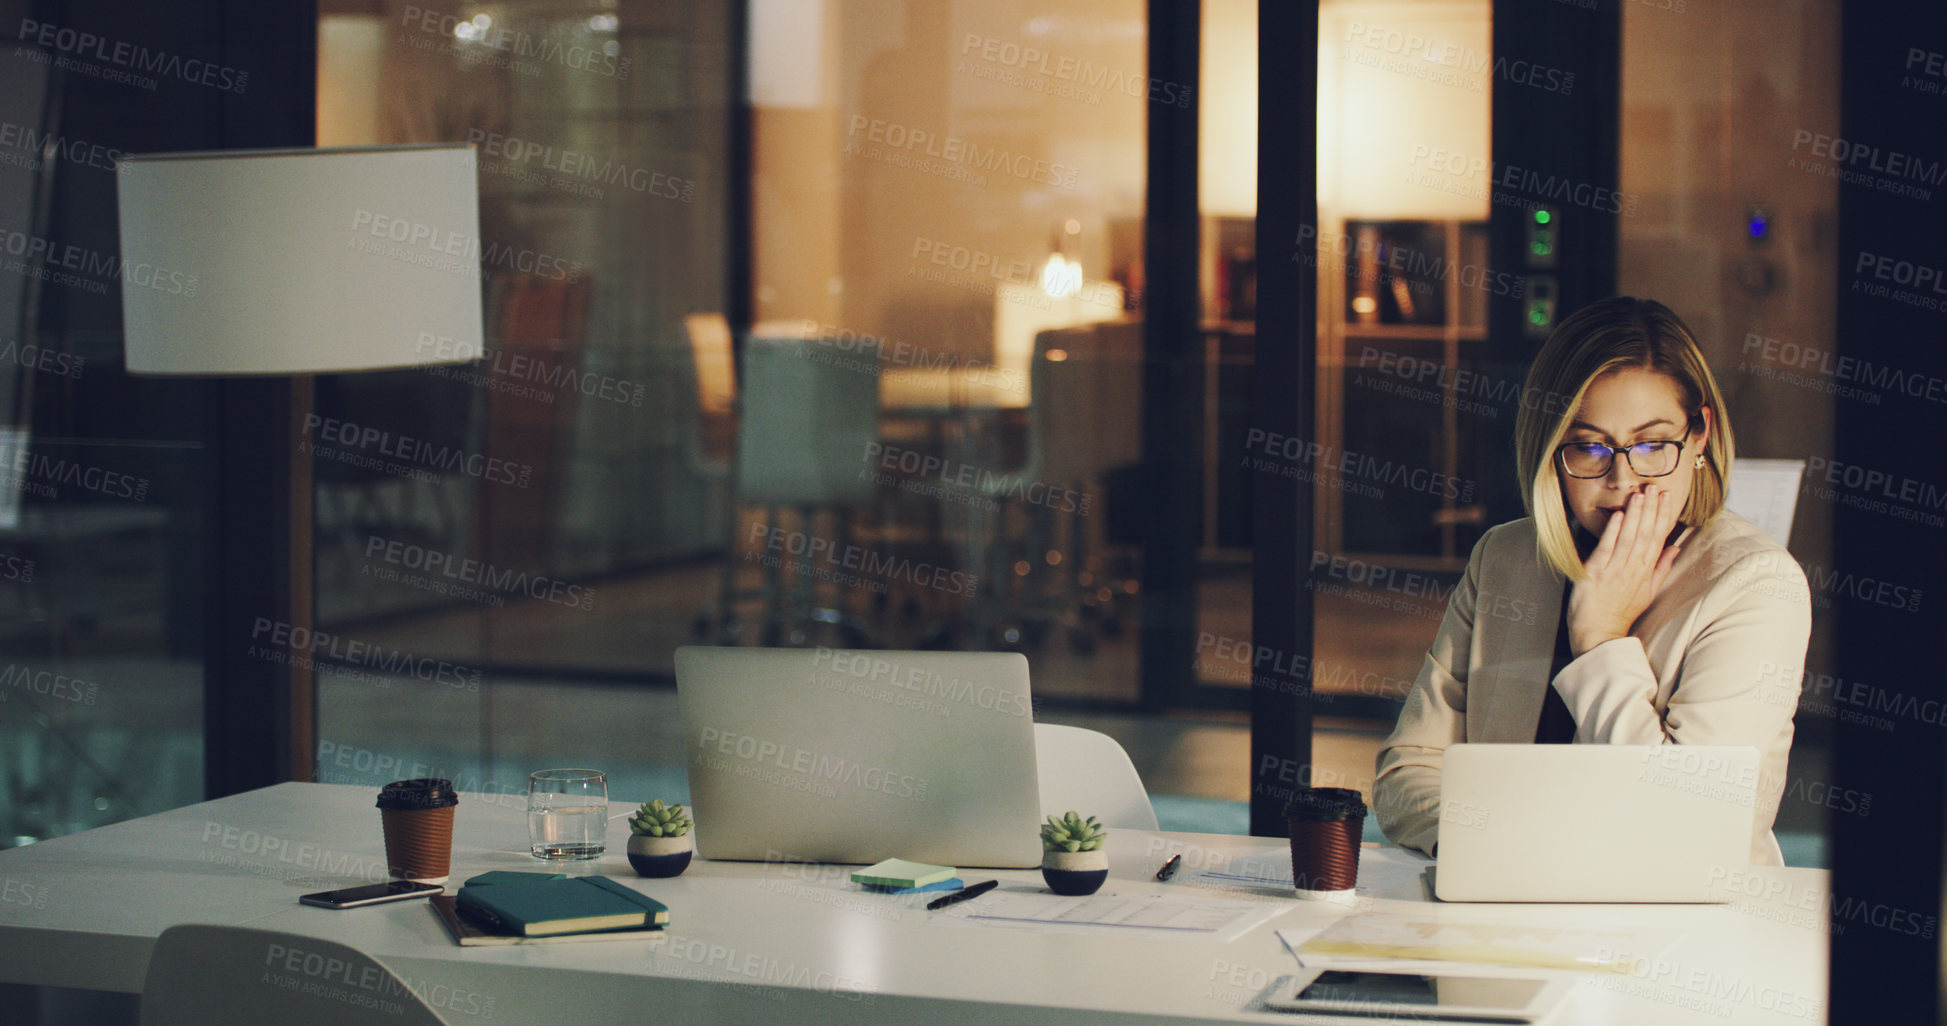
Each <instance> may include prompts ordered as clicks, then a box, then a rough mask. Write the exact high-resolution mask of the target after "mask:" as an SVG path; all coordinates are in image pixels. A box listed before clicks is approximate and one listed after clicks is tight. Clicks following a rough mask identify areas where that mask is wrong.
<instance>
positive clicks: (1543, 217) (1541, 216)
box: [1535, 210, 1554, 224]
mask: <svg viewBox="0 0 1947 1026" xmlns="http://www.w3.org/2000/svg"><path fill="white" fill-rule="evenodd" d="M1552 220H1554V217H1552V216H1551V215H1550V214H1549V213H1548V211H1546V210H1537V211H1535V223H1536V224H1547V223H1548V222H1550V221H1552Z"/></svg>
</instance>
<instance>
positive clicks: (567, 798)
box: [527, 769, 608, 862]
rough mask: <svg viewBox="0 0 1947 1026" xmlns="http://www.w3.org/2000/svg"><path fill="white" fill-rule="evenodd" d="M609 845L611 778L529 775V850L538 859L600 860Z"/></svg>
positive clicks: (564, 772) (551, 772) (554, 772)
mask: <svg viewBox="0 0 1947 1026" xmlns="http://www.w3.org/2000/svg"><path fill="white" fill-rule="evenodd" d="M607 842H608V776H607V775H606V774H604V773H602V771H600V770H591V769H547V770H536V771H534V772H533V773H529V774H528V775H527V844H528V851H529V852H531V853H532V854H533V855H534V857H535V858H537V859H547V860H549V861H551V862H565V861H569V860H573V859H593V858H600V857H601V855H602V850H603V849H604V848H605V847H606V846H607Z"/></svg>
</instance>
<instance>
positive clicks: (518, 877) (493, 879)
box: [461, 869, 568, 887]
mask: <svg viewBox="0 0 1947 1026" xmlns="http://www.w3.org/2000/svg"><path fill="white" fill-rule="evenodd" d="M566 879H568V874H566V873H530V872H524V871H522V870H518V869H490V870H488V871H487V872H484V873H481V874H480V875H479V876H474V877H468V878H467V881H466V883H464V884H461V886H462V887H485V886H486V885H488V884H503V883H533V882H534V881H536V880H566Z"/></svg>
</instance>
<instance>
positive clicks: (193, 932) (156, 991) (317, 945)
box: [141, 924, 446, 1026]
mask: <svg viewBox="0 0 1947 1026" xmlns="http://www.w3.org/2000/svg"><path fill="white" fill-rule="evenodd" d="M373 970H376V972H373ZM141 1022H142V1026H180V1024H182V1023H197V1024H199V1026H263V1024H266V1023H275V1024H277V1026H361V1024H371V1026H380V1024H383V1026H442V1024H443V1023H445V1022H446V1020H445V1019H442V1018H441V1017H440V1016H439V1014H438V1013H437V1012H434V1011H433V1010H432V1009H431V1008H430V1007H428V1006H427V1005H426V1002H425V1001H424V1000H422V999H421V998H420V997H419V995H417V994H415V993H413V990H412V987H411V986H410V985H409V984H408V983H407V982H406V981H404V980H402V979H400V978H399V977H398V976H397V975H396V974H394V973H393V972H392V971H391V970H390V969H387V968H386V967H385V966H384V965H382V964H380V963H379V962H378V961H377V960H376V959H374V958H372V957H371V956H370V955H367V954H365V953H363V952H360V951H358V950H356V949H353V948H350V947H347V946H345V945H343V944H339V943H336V942H334V941H328V940H322V939H319V938H316V937H300V936H298V935H296V934H289V933H279V932H277V931H275V930H255V929H250V928H248V927H242V926H207V925H200V924H196V925H185V926H172V927H170V928H168V929H167V930H164V931H162V936H160V937H157V938H156V942H155V949H154V951H153V953H152V954H151V955H150V956H149V973H148V976H147V977H145V978H144V979H143V981H142V1019H141Z"/></svg>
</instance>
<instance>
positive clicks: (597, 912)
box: [456, 876, 669, 937]
mask: <svg viewBox="0 0 1947 1026" xmlns="http://www.w3.org/2000/svg"><path fill="white" fill-rule="evenodd" d="M456 900H457V901H458V903H459V906H460V908H461V909H462V910H464V911H465V912H466V913H467V914H468V915H471V916H473V917H475V918H477V919H479V920H481V921H482V922H484V923H486V924H487V925H489V926H492V927H493V928H495V929H496V930H499V931H501V932H502V933H516V934H521V935H524V936H528V937H546V936H551V935H554V934H562V933H588V932H591V931H595V930H627V929H640V928H642V927H645V926H662V925H665V924H667V923H668V922H669V908H668V907H667V906H665V905H664V904H663V903H662V902H660V901H657V900H656V899H654V898H651V897H649V896H648V895H646V894H642V893H639V892H637V891H634V890H631V889H629V888H627V887H624V886H622V885H621V884H619V883H616V882H615V881H613V880H610V879H609V878H608V877H605V876H576V877H568V878H566V879H560V880H523V881H513V882H506V883H487V884H480V885H475V884H472V883H468V884H467V885H466V886H463V887H461V888H460V893H459V895H458V897H457V898H456Z"/></svg>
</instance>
